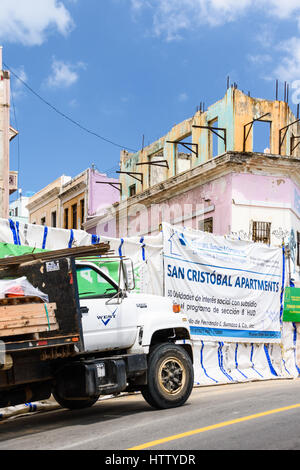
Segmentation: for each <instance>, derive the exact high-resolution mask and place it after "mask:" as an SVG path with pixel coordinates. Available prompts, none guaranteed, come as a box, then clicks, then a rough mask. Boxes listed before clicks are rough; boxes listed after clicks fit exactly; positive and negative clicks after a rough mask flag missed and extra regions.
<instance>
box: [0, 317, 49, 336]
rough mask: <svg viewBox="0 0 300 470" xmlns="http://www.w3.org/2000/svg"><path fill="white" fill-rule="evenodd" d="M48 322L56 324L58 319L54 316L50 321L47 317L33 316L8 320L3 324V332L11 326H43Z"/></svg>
mask: <svg viewBox="0 0 300 470" xmlns="http://www.w3.org/2000/svg"><path fill="white" fill-rule="evenodd" d="M3 323H4V322H3ZM48 324H50V325H54V324H56V320H55V319H53V318H52V319H51V321H50V318H49V322H48V319H47V318H46V317H45V318H31V319H30V320H29V319H24V320H16V321H8V322H6V323H4V324H2V325H1V333H3V332H5V330H9V329H11V328H24V327H27V326H33V327H34V326H42V325H48ZM33 330H34V328H33Z"/></svg>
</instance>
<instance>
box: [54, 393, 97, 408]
mask: <svg viewBox="0 0 300 470" xmlns="http://www.w3.org/2000/svg"><path fill="white" fill-rule="evenodd" d="M53 397H54V398H55V400H56V401H57V403H58V404H59V405H60V406H61V407H62V408H68V409H69V410H81V409H83V408H89V407H91V406H93V405H94V403H96V401H98V400H99V397H100V395H98V396H97V397H93V398H86V399H84V400H68V399H66V398H62V397H61V396H60V395H59V394H58V393H57V392H55V391H54V392H53Z"/></svg>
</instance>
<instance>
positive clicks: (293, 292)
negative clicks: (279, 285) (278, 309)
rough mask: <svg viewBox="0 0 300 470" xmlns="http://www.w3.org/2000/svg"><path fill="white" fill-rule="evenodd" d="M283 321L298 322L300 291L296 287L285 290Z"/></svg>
mask: <svg viewBox="0 0 300 470" xmlns="http://www.w3.org/2000/svg"><path fill="white" fill-rule="evenodd" d="M283 321H291V322H300V289H299V288H297V287H286V288H285V293H284V307H283Z"/></svg>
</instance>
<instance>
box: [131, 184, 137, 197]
mask: <svg viewBox="0 0 300 470" xmlns="http://www.w3.org/2000/svg"><path fill="white" fill-rule="evenodd" d="M135 195H136V184H132V185H131V186H129V197H131V196H135Z"/></svg>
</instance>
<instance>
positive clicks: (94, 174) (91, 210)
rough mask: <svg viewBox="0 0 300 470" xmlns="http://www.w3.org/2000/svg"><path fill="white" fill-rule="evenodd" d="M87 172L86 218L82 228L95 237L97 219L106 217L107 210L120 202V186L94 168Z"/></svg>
mask: <svg viewBox="0 0 300 470" xmlns="http://www.w3.org/2000/svg"><path fill="white" fill-rule="evenodd" d="M87 171H88V174H87V188H86V195H87V198H86V199H87V200H86V217H85V222H84V223H83V225H82V228H84V230H86V231H87V232H88V233H91V234H94V235H96V234H97V233H96V232H97V230H96V227H97V224H98V221H99V219H101V218H102V217H103V216H105V215H106V212H107V209H108V208H110V207H111V206H112V205H113V204H115V203H118V202H119V200H120V186H119V180H118V179H116V178H109V177H108V176H107V175H106V174H103V173H99V172H98V171H97V170H96V169H94V168H89V169H88V170H87Z"/></svg>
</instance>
